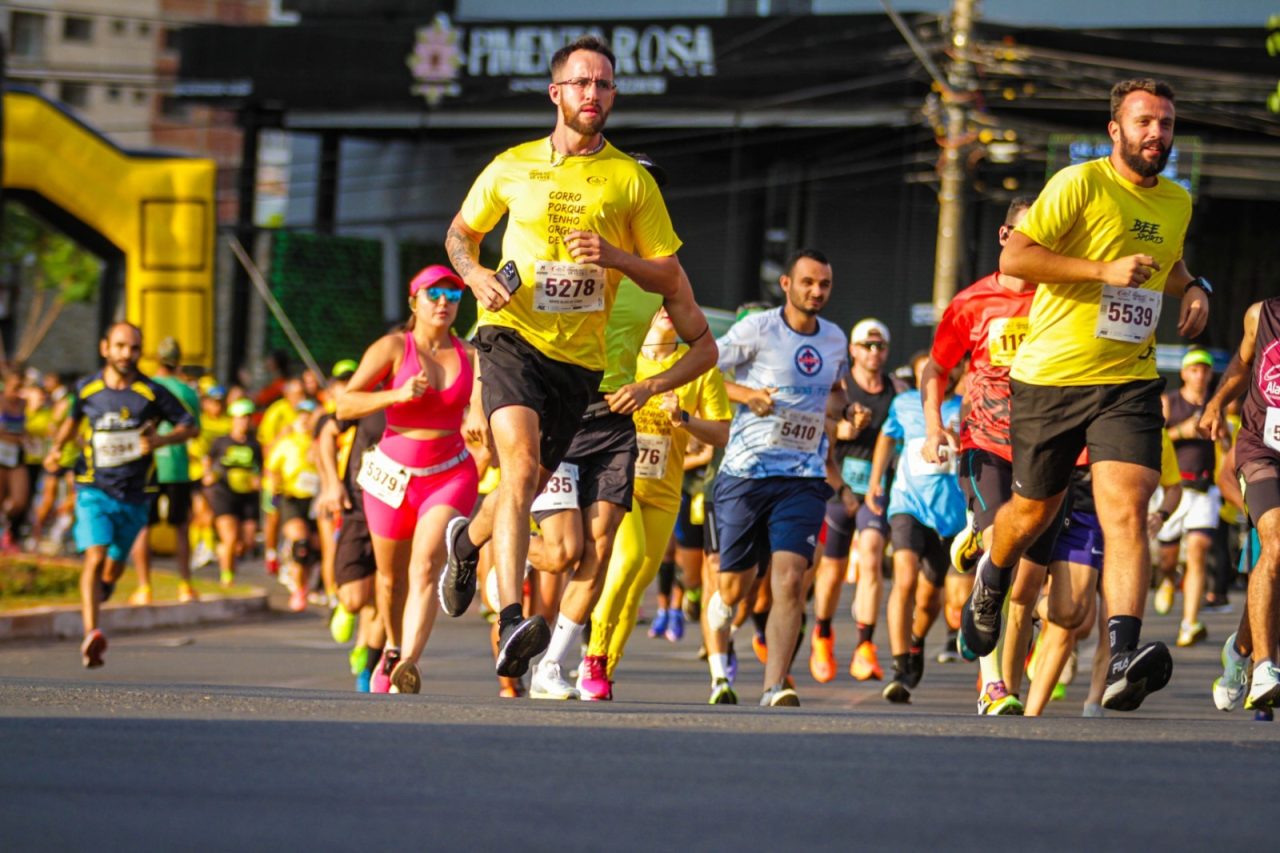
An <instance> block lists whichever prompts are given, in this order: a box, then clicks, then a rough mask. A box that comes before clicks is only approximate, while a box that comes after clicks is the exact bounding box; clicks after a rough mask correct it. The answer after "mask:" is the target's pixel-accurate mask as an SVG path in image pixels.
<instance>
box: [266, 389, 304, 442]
mask: <svg viewBox="0 0 1280 853" xmlns="http://www.w3.org/2000/svg"><path fill="white" fill-rule="evenodd" d="M297 417H298V413H297V411H295V410H294V408H293V404H292V403H290V402H289V401H288V400H285V399H283V398H282V399H279V400H276V401H275V402H274V403H272V404H271V405H270V406H267V410H266V411H265V412H263V413H262V422H261V423H259V424H258V443H259V444H261V445H262V448H263V449H264V450H265V449H267V448H268V447H270V446H271V445H272V444H273V443H274V442H275V440H276V439H277V438H279V437H280V435H281V434H282V433H283V432H284V430H285V427H287V426H289V424H291V423H293V422H294V421H295V420H296V419H297Z"/></svg>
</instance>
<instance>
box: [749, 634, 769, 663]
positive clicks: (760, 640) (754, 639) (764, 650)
mask: <svg viewBox="0 0 1280 853" xmlns="http://www.w3.org/2000/svg"><path fill="white" fill-rule="evenodd" d="M751 650H752V651H754V652H755V653H756V660H758V661H760V663H768V662H769V647H768V646H767V645H765V639H764V634H752V635H751Z"/></svg>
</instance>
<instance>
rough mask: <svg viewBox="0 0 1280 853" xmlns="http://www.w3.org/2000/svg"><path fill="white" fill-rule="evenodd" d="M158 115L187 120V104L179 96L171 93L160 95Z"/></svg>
mask: <svg viewBox="0 0 1280 853" xmlns="http://www.w3.org/2000/svg"><path fill="white" fill-rule="evenodd" d="M160 115H162V116H164V117H165V118H167V119H169V120H170V121H186V120H187V104H186V102H185V101H183V100H181V99H180V98H175V97H173V96H172V95H161V96H160Z"/></svg>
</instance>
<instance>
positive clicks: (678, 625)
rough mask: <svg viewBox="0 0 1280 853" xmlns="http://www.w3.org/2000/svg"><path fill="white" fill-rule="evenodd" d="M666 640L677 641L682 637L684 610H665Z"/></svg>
mask: <svg viewBox="0 0 1280 853" xmlns="http://www.w3.org/2000/svg"><path fill="white" fill-rule="evenodd" d="M666 634H667V641H668V642H671V643H678V642H680V641H681V640H683V639H684V611H683V610H668V611H667V631H666Z"/></svg>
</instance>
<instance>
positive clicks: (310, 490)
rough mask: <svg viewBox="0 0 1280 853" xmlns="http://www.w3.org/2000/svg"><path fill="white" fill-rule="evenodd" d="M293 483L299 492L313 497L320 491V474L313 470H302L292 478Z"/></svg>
mask: <svg viewBox="0 0 1280 853" xmlns="http://www.w3.org/2000/svg"><path fill="white" fill-rule="evenodd" d="M293 485H294V486H295V487H296V488H297V490H298V492H299V493H300V494H303V495H306V496H307V497H309V498H313V497H315V496H316V495H318V494H319V493H320V475H319V474H318V473H316V472H315V471H303V472H302V473H301V474H299V475H298V476H297V477H296V478H294V481H293Z"/></svg>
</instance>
